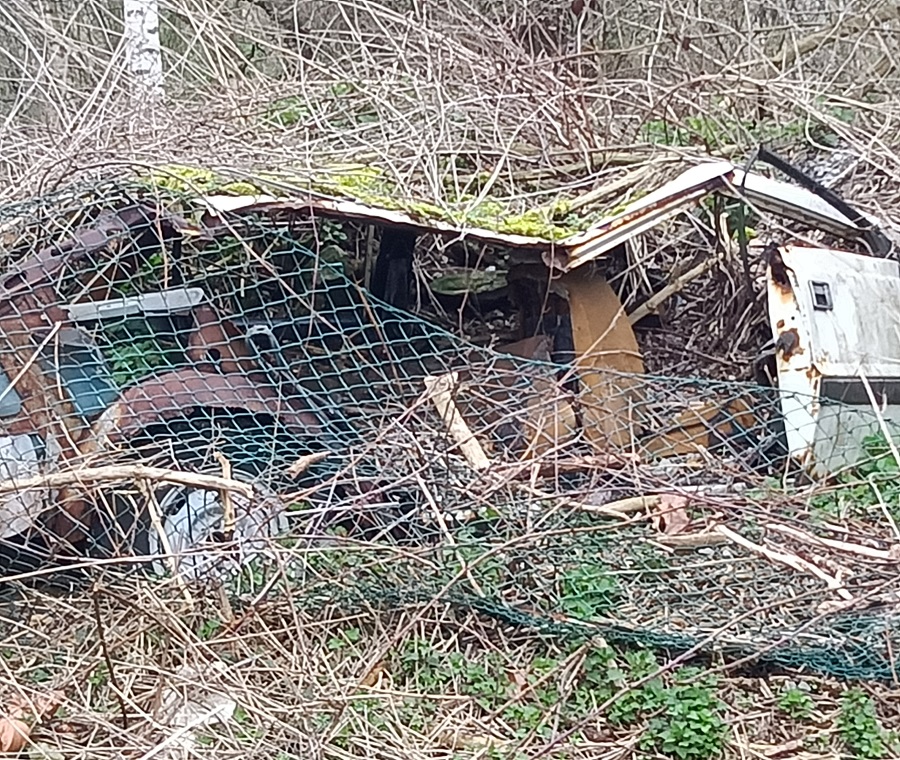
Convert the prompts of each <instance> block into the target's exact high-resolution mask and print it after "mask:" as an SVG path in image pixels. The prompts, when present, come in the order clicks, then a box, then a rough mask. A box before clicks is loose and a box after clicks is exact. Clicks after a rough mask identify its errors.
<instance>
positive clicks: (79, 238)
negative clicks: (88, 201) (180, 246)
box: [0, 203, 199, 316]
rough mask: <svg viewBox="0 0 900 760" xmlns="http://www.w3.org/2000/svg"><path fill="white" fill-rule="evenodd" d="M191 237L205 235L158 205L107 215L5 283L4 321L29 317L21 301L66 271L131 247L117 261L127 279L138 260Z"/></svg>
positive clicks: (1, 293)
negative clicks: (6, 317)
mask: <svg viewBox="0 0 900 760" xmlns="http://www.w3.org/2000/svg"><path fill="white" fill-rule="evenodd" d="M185 231H196V232H198V234H199V230H197V228H196V227H194V226H192V225H190V224H188V222H186V221H185V220H184V219H182V218H181V217H178V216H176V215H174V214H171V213H169V212H168V211H163V210H161V209H159V208H157V207H156V206H154V205H150V204H144V203H142V204H136V205H133V206H130V207H128V208H125V209H122V210H121V211H117V212H115V213H113V212H109V213H105V214H103V215H101V216H100V217H99V218H98V219H97V220H96V221H95V222H94V223H92V224H91V226H90V227H87V228H85V229H83V230H79V231H78V232H76V233H74V234H73V235H72V236H71V237H69V238H66V239H65V240H62V241H60V242H58V243H54V244H52V245H48V246H46V247H45V248H42V249H41V250H40V251H38V252H37V253H36V254H34V255H33V256H30V257H29V258H27V259H25V260H24V261H22V262H21V263H20V264H19V265H18V266H17V267H16V268H15V269H14V270H12V271H9V272H7V273H5V274H4V275H3V277H2V278H0V316H3V315H6V314H15V313H19V314H21V313H24V312H23V311H22V310H21V309H17V308H16V307H15V298H16V297H17V296H19V295H21V294H23V293H28V292H31V291H32V290H33V289H34V288H36V287H39V286H41V285H44V284H46V283H49V282H52V281H53V277H54V275H56V274H57V273H58V272H59V271H60V270H62V269H63V267H65V266H67V265H71V264H73V263H77V262H79V261H82V260H83V259H85V258H89V257H91V256H93V255H94V254H97V253H99V252H101V251H107V252H109V253H112V254H118V253H119V252H120V251H121V249H122V248H123V246H124V245H126V244H127V247H128V251H129V253H128V255H127V256H122V257H120V258H118V259H117V262H116V267H117V268H116V271H119V272H121V273H125V274H127V272H128V271H129V270H133V267H134V264H135V262H136V260H138V259H141V258H143V257H148V256H150V255H152V253H155V252H157V251H159V250H160V248H161V247H162V246H163V245H164V243H165V241H169V240H173V239H176V238H178V237H180V236H181V234H182V233H183V232H185Z"/></svg>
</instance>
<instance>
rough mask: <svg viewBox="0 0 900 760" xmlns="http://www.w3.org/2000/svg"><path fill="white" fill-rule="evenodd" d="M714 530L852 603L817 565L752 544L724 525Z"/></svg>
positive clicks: (839, 584) (850, 595)
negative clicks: (810, 578) (822, 582)
mask: <svg viewBox="0 0 900 760" xmlns="http://www.w3.org/2000/svg"><path fill="white" fill-rule="evenodd" d="M715 529H716V531H718V532H719V533H721V534H722V535H723V536H725V537H726V538H727V539H728V540H729V541H732V542H733V543H735V544H737V545H738V546H743V547H744V548H745V549H748V550H750V551H752V552H756V553H757V554H760V555H762V556H763V557H765V558H766V559H770V560H772V561H773V562H778V563H781V564H782V565H787V566H788V567H790V568H791V569H793V570H797V571H799V572H801V573H809V574H810V575H814V576H815V577H816V578H819V579H820V580H823V581H825V583H826V584H827V586H828V588H829V589H831V590H832V591H834V592H835V593H836V594H837V595H838V596H839V597H841V599H846V600H847V601H849V602H852V601H853V594H851V593H850V592H849V591H847V589H845V588H844V584H843V583H842V582H841V581H839V580H838V579H837V578H835V577H834V576H832V575H829V574H828V573H826V572H825V571H824V570H823V569H822V568H821V567H819V566H818V565H814V564H813V563H812V562H807V561H806V560H805V559H803V558H802V557H798V556H797V555H796V554H788V553H787V552H779V551H775V550H774V549H769V548H768V547H766V546H761V545H760V544H756V543H753V541H751V540H750V539H748V538H744V537H743V536H742V535H741V534H740V533H736V532H735V531H733V530H731V529H730V528H726V527H725V526H724V525H717V526H716V528H715Z"/></svg>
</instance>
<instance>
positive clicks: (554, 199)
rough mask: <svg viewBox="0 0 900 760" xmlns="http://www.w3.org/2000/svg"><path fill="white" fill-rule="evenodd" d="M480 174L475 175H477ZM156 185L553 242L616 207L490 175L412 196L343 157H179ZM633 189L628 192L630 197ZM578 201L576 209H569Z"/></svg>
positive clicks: (161, 171) (159, 173)
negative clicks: (341, 207) (297, 168)
mask: <svg viewBox="0 0 900 760" xmlns="http://www.w3.org/2000/svg"><path fill="white" fill-rule="evenodd" d="M479 179H480V180H481V181H480V183H479V182H476V181H475V180H479ZM146 180H147V181H149V182H150V183H151V184H152V185H154V186H155V187H156V188H165V189H168V190H171V191H174V192H178V193H187V194H197V195H203V196H247V197H258V196H261V195H265V196H267V197H269V198H275V199H289V198H296V197H298V196H303V195H307V196H309V195H314V196H318V197H325V198H329V199H333V200H337V201H353V202H356V203H359V204H364V205H365V206H368V207H370V208H373V209H382V210H385V211H394V212H401V213H402V214H404V215H405V216H407V217H410V218H411V219H413V220H415V221H418V222H420V223H421V224H422V225H423V226H428V225H429V224H430V223H442V224H445V225H452V226H453V227H458V228H461V229H470V228H476V229H481V230H487V231H490V232H494V233H498V234H500V235H515V236H523V237H525V238H533V239H537V240H541V241H546V242H550V243H553V242H559V241H561V240H563V239H565V238H568V237H571V236H572V235H575V234H577V233H579V232H583V231H584V230H586V229H588V228H589V227H590V226H591V225H593V224H595V223H596V222H597V221H598V220H599V219H601V218H603V217H604V216H605V215H606V214H608V213H610V212H614V211H615V209H614V208H612V209H611V208H608V207H607V208H597V207H596V205H591V204H573V201H574V200H575V199H577V198H578V195H577V194H575V193H571V192H566V191H562V190H560V191H555V192H553V191H543V192H541V193H540V194H539V196H537V197H539V198H540V199H541V202H540V203H533V202H530V201H529V199H528V197H525V198H523V197H521V196H520V197H517V198H511V197H500V196H499V195H497V194H493V193H491V192H485V191H484V190H480V191H478V192H477V194H476V192H475V190H476V189H477V187H478V185H479V184H480V185H481V187H482V188H483V187H485V186H490V184H491V183H490V178H489V177H487V176H485V177H482V178H478V177H475V178H474V179H473V178H469V181H468V183H467V186H468V188H469V190H468V191H467V192H465V193H455V192H452V191H447V192H445V193H444V196H443V197H442V198H440V199H439V200H437V201H435V200H431V201H426V200H422V199H420V198H416V197H413V195H412V193H411V192H410V191H409V190H408V189H405V188H401V187H400V185H399V183H397V182H395V181H393V180H392V179H391V178H390V177H389V176H388V174H387V172H386V171H384V170H383V169H381V168H379V167H376V166H371V165H341V166H331V167H326V168H323V169H321V170H316V171H305V172H297V173H291V172H279V173H277V174H276V173H274V172H258V173H252V174H251V173H249V172H243V171H239V170H235V169H222V170H217V171H212V170H209V169H199V168H195V167H190V166H182V165H167V166H160V167H158V168H157V169H154V170H153V171H152V172H151V173H150V174H149V176H148V177H147V178H146ZM634 197H635V195H634V194H632V195H631V199H632V200H633V199H634ZM576 207H577V211H576V210H575V209H576Z"/></svg>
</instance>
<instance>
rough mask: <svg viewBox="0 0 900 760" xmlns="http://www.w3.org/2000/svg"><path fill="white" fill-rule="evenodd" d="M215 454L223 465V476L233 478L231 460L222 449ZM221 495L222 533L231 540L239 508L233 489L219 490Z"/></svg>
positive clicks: (228, 478) (227, 478)
mask: <svg viewBox="0 0 900 760" xmlns="http://www.w3.org/2000/svg"><path fill="white" fill-rule="evenodd" d="M213 456H214V457H215V459H216V461H217V462H218V463H219V465H220V466H221V467H222V477H223V478H224V479H225V480H231V479H232V477H231V462H229V461H228V458H227V457H226V456H225V455H224V454H223V453H222V452H221V451H216V452H215V453H214V455H213ZM219 496H221V497H222V533H223V534H224V535H225V536H227V539H226V540H228V541H230V540H231V539H232V538H233V537H234V528H235V526H236V525H237V510H235V508H234V499H232V498H231V491H229V490H228V489H227V488H223V489H222V490H221V491H219Z"/></svg>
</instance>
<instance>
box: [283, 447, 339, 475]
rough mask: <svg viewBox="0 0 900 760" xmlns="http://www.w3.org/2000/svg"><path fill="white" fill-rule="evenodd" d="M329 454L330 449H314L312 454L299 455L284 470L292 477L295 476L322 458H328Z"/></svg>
mask: <svg viewBox="0 0 900 760" xmlns="http://www.w3.org/2000/svg"><path fill="white" fill-rule="evenodd" d="M329 456H331V452H330V451H316V452H314V453H312V454H304V455H303V456H301V457H297V459H295V460H294V461H293V462H292V463H291V464H290V465H289V466H288V468H287V470H285V472H287V474H288V475H290V476H291V477H292V478H296V477H297V476H298V475H302V474H303V473H304V472H306V471H307V470H308V469H309V468H310V467H312V466H313V465H314V464H316V463H317V462H321V461H322V460H323V459H328V457H329Z"/></svg>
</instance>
